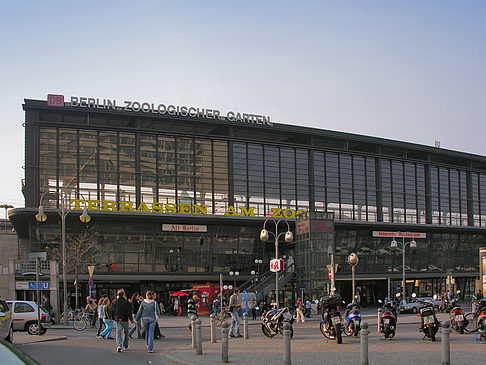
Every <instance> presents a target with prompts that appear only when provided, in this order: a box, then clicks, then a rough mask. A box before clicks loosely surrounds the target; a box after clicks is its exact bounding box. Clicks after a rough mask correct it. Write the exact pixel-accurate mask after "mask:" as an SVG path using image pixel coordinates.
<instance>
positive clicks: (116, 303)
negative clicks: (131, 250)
mask: <svg viewBox="0 0 486 365" xmlns="http://www.w3.org/2000/svg"><path fill="white" fill-rule="evenodd" d="M155 299H156V294H155V293H154V292H152V291H147V292H146V293H145V299H144V298H142V297H141V296H139V295H138V293H135V294H133V295H132V297H131V298H130V299H127V297H126V295H125V291H124V290H123V289H120V290H118V291H117V294H116V298H115V299H113V300H112V301H111V300H110V298H109V297H108V296H105V297H102V298H101V299H100V300H99V302H98V304H96V302H95V301H94V300H92V299H91V298H90V297H87V298H86V302H87V303H86V307H85V311H88V312H91V313H92V322H91V325H92V326H93V327H94V325H95V323H96V320H97V319H98V320H99V321H100V323H99V324H100V326H99V328H98V333H97V335H96V337H97V338H103V339H113V337H112V335H111V333H112V330H113V327H114V326H115V327H116V345H117V347H116V351H117V352H122V350H123V351H127V350H128V348H129V347H128V346H129V345H128V343H129V338H131V336H132V334H133V333H134V332H135V331H137V336H138V338H145V343H146V346H147V350H148V352H153V348H154V338H157V336H158V337H164V336H163V335H162V334H161V333H160V329H159V326H158V321H157V319H158V318H159V317H160V314H161V310H160V307H159V304H158V303H157V301H156V300H155ZM102 322H103V323H104V324H105V329H104V330H102V325H101V323H102ZM130 324H132V325H133V327H132V328H130Z"/></svg>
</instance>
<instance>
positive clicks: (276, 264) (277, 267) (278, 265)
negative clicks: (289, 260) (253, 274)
mask: <svg viewBox="0 0 486 365" xmlns="http://www.w3.org/2000/svg"><path fill="white" fill-rule="evenodd" d="M283 269H284V261H283V260H282V259H273V260H270V271H271V272H279V271H282V270H283Z"/></svg>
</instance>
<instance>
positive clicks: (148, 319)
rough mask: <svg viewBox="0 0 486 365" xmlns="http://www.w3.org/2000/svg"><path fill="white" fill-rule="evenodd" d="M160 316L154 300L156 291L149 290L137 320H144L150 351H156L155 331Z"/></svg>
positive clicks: (147, 344) (146, 341)
mask: <svg viewBox="0 0 486 365" xmlns="http://www.w3.org/2000/svg"><path fill="white" fill-rule="evenodd" d="M158 316H160V310H159V306H158V305H157V302H156V301H155V300H154V293H152V292H151V291H148V292H147V293H145V299H144V301H143V302H142V304H140V308H139V309H138V312H137V316H136V320H137V321H138V320H139V319H141V320H142V325H143V328H144V330H145V344H146V346H147V350H148V352H154V331H155V324H156V323H157V317H158Z"/></svg>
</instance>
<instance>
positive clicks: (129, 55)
mask: <svg viewBox="0 0 486 365" xmlns="http://www.w3.org/2000/svg"><path fill="white" fill-rule="evenodd" d="M67 3H68V2H66V1H43V2H39V1H15V2H14V1H3V0H0V5H1V8H2V12H1V14H0V40H1V43H0V45H1V46H0V47H1V48H0V49H1V51H0V54H1V57H0V80H1V87H0V109H1V111H2V112H1V114H0V123H1V130H2V134H1V138H2V143H1V153H2V156H4V157H3V158H2V167H3V168H2V170H3V178H2V179H1V182H0V184H1V189H0V204H1V203H9V204H13V205H15V206H17V207H19V206H22V205H23V197H22V194H21V192H20V187H21V179H22V178H23V177H24V176H23V174H24V172H23V169H22V166H23V164H24V129H23V127H22V121H23V118H24V115H23V112H22V108H21V104H22V102H23V99H24V98H33V99H45V98H46V95H47V94H48V93H58V94H63V95H66V96H67V97H69V96H71V95H78V96H92V97H100V98H103V97H109V98H114V99H117V100H127V99H129V100H140V101H150V102H154V103H166V104H175V105H191V106H199V107H207V108H214V109H219V110H222V111H228V110H234V111H241V112H249V113H254V114H263V115H269V116H270V117H271V118H272V120H273V121H275V122H281V123H287V124H295V125H302V126H313V127H318V128H322V129H330V130H339V131H346V132H352V133H358V134H365V135H371V136H378V137H385V138H390V139H397V140H403V141H407V142H414V143H420V144H425V145H429V146H433V145H434V141H435V140H436V139H437V140H439V141H440V142H441V147H442V148H447V149H453V150H459V151H465V152H471V153H475V154H479V155H486V144H485V141H484V137H485V133H484V130H483V124H484V121H485V120H486V109H485V106H486V101H485V97H486V47H485V39H486V31H485V30H486V2H485V1H467V0H466V1H459V0H458V1H442V0H441V1H438V0H436V1H391V0H383V1H373V0H369V1H291V2H290V1H262V0H260V1H244V2H236V1H83V2H70V3H69V4H67ZM2 217H3V216H2Z"/></svg>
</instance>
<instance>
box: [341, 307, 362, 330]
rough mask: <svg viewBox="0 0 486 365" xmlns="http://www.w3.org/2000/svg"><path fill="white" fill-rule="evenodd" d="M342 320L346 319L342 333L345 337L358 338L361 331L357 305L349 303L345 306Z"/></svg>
mask: <svg viewBox="0 0 486 365" xmlns="http://www.w3.org/2000/svg"><path fill="white" fill-rule="evenodd" d="M344 318H345V319H346V323H345V324H344V333H345V334H346V335H347V336H354V337H358V336H359V331H360V329H361V313H360V311H359V305H358V304H357V303H349V304H348V305H347V306H346V311H345V312H344Z"/></svg>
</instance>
